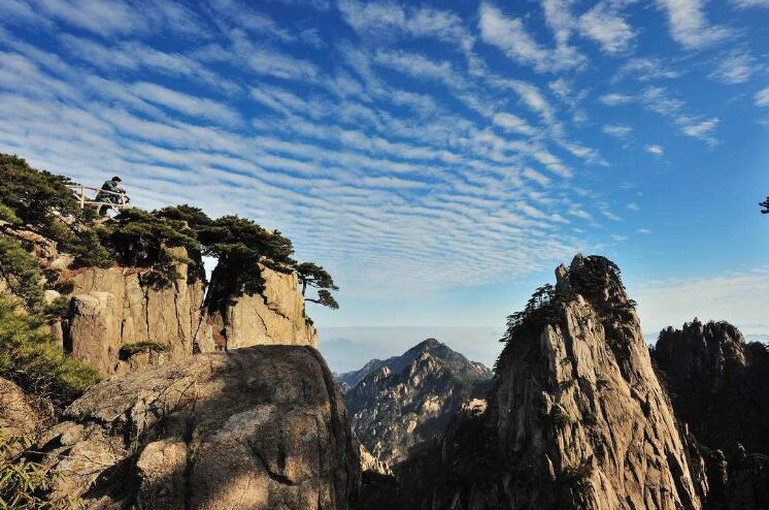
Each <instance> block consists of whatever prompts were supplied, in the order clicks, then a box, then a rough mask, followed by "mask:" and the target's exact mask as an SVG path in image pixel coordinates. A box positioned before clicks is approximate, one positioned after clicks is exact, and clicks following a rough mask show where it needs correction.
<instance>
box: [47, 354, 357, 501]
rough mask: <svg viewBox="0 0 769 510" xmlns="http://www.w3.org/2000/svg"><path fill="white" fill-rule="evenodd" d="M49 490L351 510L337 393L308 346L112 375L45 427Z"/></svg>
mask: <svg viewBox="0 0 769 510" xmlns="http://www.w3.org/2000/svg"><path fill="white" fill-rule="evenodd" d="M40 447H41V448H42V450H44V451H45V452H46V454H47V459H48V463H49V465H50V467H52V468H54V469H56V470H58V471H59V472H61V473H62V474H63V477H62V478H61V479H59V481H58V482H57V485H56V486H55V488H54V493H66V494H69V495H73V496H82V497H83V498H84V500H85V502H86V506H87V507H88V508H99V509H118V508H121V509H122V508H137V509H139V508H140V509H146V510H151V509H157V510H160V509H177V508H178V509H183V508H196V509H200V510H203V509H240V508H249V509H253V510H259V509H264V510H275V509H280V508H291V509H296V510H319V509H323V510H347V509H349V508H352V505H353V504H354V501H355V498H356V497H357V491H358V486H359V483H360V467H359V459H358V452H357V450H356V448H355V445H354V442H353V437H352V434H351V432H350V429H349V427H348V425H347V419H346V413H345V409H344V404H343V401H342V396H341V394H340V393H339V392H338V390H337V388H336V384H335V383H334V380H333V377H332V375H331V373H330V371H329V370H328V368H327V367H326V365H325V363H324V362H323V360H322V358H321V357H320V355H319V354H318V352H317V351H315V350H314V349H312V348H309V347H299V346H256V347H250V348H245V349H239V350H235V351H231V352H227V353H214V354H205V355H199V356H195V357H193V358H191V359H189V360H185V361H184V362H170V363H167V364H165V365H163V366H161V367H158V368H154V369H150V370H144V371H141V372H137V373H134V374H129V375H127V376H124V377H120V378H112V379H110V380H108V381H106V382H103V383H100V384H99V385H97V386H95V387H93V388H91V389H90V390H89V391H88V392H86V394H85V395H83V396H82V397H81V398H80V399H78V400H77V401H75V402H74V403H73V404H72V405H71V406H70V407H69V408H68V409H67V411H66V412H65V416H64V421H62V422H61V423H59V424H58V425H56V426H55V427H53V428H52V429H50V430H49V431H48V432H47V433H46V434H44V436H43V438H42V440H41V445H40Z"/></svg>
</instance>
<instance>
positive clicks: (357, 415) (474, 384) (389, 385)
mask: <svg viewBox="0 0 769 510" xmlns="http://www.w3.org/2000/svg"><path fill="white" fill-rule="evenodd" d="M364 371H367V372H368V373H364ZM491 375H492V373H491V370H489V369H488V368H487V367H485V366H484V365H483V364H481V363H477V362H473V361H469V360H468V359H467V358H465V357H464V356H462V355H461V354H459V353H457V352H454V351H453V350H451V349H450V348H449V347H447V346H446V345H444V344H442V343H440V342H439V341H437V340H435V339H428V340H425V341H424V342H421V343H420V344H418V345H416V346H414V347H413V348H411V349H409V350H408V351H406V352H405V353H404V354H402V355H401V356H396V357H393V358H389V359H388V360H385V361H380V360H373V361H371V362H369V363H368V364H367V365H366V366H365V367H363V369H361V370H359V371H357V372H352V373H348V374H343V375H342V376H341V379H342V380H343V381H349V382H355V381H356V380H357V381H358V382H357V384H355V386H354V387H353V388H352V389H350V390H349V391H348V392H347V394H346V395H345V402H346V404H347V409H348V411H349V413H350V420H351V424H352V427H353V430H354V431H355V433H356V434H357V436H358V438H359V439H360V441H361V443H362V444H363V445H364V447H365V448H366V449H367V450H368V451H369V452H370V453H371V454H372V455H373V456H374V458H376V459H378V460H379V461H380V462H382V463H384V464H385V465H387V466H392V465H394V464H396V463H398V462H400V461H402V460H404V459H405V458H406V456H407V455H408V452H409V449H410V448H412V447H414V446H415V445H418V444H420V443H422V442H424V441H426V440H429V439H432V438H434V437H436V436H438V435H440V434H441V433H442V432H443V430H444V429H445V427H446V425H447V423H448V422H449V420H450V419H451V417H452V416H453V415H454V414H455V413H456V412H457V411H458V410H459V409H460V408H461V407H462V405H463V403H465V402H467V401H469V400H471V399H472V398H474V397H477V396H481V395H484V394H485V391H486V389H487V387H486V386H485V383H486V382H487V381H489V380H490V379H491Z"/></svg>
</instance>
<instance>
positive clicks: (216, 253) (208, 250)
mask: <svg viewBox="0 0 769 510" xmlns="http://www.w3.org/2000/svg"><path fill="white" fill-rule="evenodd" d="M197 235H198V239H199V240H200V242H201V245H202V248H203V254H204V255H208V256H211V257H215V258H216V259H217V260H218V264H217V265H216V268H215V269H214V276H213V278H212V279H213V280H214V281H215V282H217V283H218V288H213V287H212V288H211V289H210V290H209V293H208V303H209V307H213V308H216V307H221V306H224V305H225V304H226V303H227V301H230V300H232V299H234V298H236V297H238V296H242V295H243V294H248V295H254V294H259V293H261V292H262V291H263V290H264V285H265V280H264V277H263V276H262V271H261V268H260V266H264V267H267V268H269V269H272V270H273V271H277V272H279V273H287V274H288V273H291V272H292V271H293V270H294V267H295V266H296V261H295V260H294V259H293V258H291V256H292V255H293V253H294V248H293V245H292V244H291V240H290V239H288V238H286V237H283V236H282V235H281V233H280V232H279V231H277V230H275V231H270V230H267V229H265V228H262V227H261V226H260V225H258V224H257V223H255V222H254V221H252V220H249V219H246V218H240V217H238V216H223V217H221V218H219V219H216V220H213V221H211V222H210V224H208V225H205V226H202V227H200V228H199V230H198V232H197Z"/></svg>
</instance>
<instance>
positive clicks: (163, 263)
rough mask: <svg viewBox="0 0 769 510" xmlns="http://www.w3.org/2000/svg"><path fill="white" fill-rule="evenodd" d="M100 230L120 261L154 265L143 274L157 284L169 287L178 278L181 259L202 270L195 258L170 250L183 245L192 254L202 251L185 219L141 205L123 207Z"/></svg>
mask: <svg viewBox="0 0 769 510" xmlns="http://www.w3.org/2000/svg"><path fill="white" fill-rule="evenodd" d="M98 232H99V236H100V238H101V240H102V243H103V244H104V245H106V246H108V247H109V248H110V249H111V250H112V251H113V252H114V254H115V256H116V257H117V259H118V261H119V262H120V263H121V264H123V265H126V266H138V267H149V268H151V269H152V271H151V272H149V273H147V274H146V275H144V278H145V280H147V283H149V284H150V285H152V286H153V287H155V288H162V287H167V286H168V285H170V284H171V283H172V282H173V281H175V280H176V279H178V278H179V274H178V273H177V271H176V264H177V263H179V262H183V263H186V264H189V265H190V266H191V269H192V271H191V274H197V275H200V274H202V273H201V271H202V268H199V267H198V266H197V264H196V263H195V261H194V260H193V259H192V258H189V257H184V258H181V259H180V257H179V256H174V255H172V254H171V252H170V251H169V250H170V249H171V248H178V247H182V248H184V249H185V250H187V253H188V254H190V255H194V254H195V253H200V243H199V242H198V240H197V239H196V237H195V232H194V231H193V230H192V229H191V228H189V226H188V225H187V224H186V223H185V222H184V221H182V220H175V219H172V218H167V217H164V216H161V215H159V214H157V213H150V212H147V211H142V210H141V209H123V210H121V211H120V214H119V215H118V216H116V217H115V220H114V221H111V222H109V223H108V224H106V225H105V226H104V227H101V228H100V229H99V230H98ZM194 258H195V259H197V257H194Z"/></svg>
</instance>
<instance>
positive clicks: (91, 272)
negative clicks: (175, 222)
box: [0, 222, 318, 375]
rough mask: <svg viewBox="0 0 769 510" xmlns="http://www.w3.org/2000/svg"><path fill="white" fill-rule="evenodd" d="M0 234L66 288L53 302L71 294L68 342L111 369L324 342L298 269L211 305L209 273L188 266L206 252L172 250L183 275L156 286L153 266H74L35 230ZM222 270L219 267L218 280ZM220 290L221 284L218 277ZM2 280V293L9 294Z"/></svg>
mask: <svg viewBox="0 0 769 510" xmlns="http://www.w3.org/2000/svg"><path fill="white" fill-rule="evenodd" d="M0 235H5V236H9V237H12V238H14V239H16V240H18V241H19V242H21V243H22V245H23V246H24V247H25V248H26V249H27V251H28V252H29V253H30V254H32V255H33V256H34V257H35V258H36V259H37V260H38V262H39V263H40V267H41V269H42V270H43V272H44V273H45V274H46V278H47V279H48V280H49V283H50V282H56V284H57V287H58V288H68V290H67V291H66V292H65V293H60V292H57V291H55V290H48V291H46V301H47V302H49V303H50V302H52V301H54V300H55V299H56V298H58V297H62V296H63V297H65V298H66V299H68V300H69V312H68V314H67V315H66V316H64V317H62V318H61V319H59V320H54V321H52V323H51V329H52V330H53V332H54V333H55V334H56V335H57V336H58V337H59V339H60V341H61V344H62V347H63V348H64V349H65V350H67V351H68V352H71V354H72V355H73V356H74V357H75V358H76V359H78V360H80V361H83V362H85V363H88V364H89V365H91V366H93V367H95V368H97V369H98V370H99V372H101V373H102V374H103V375H111V374H114V373H126V372H130V371H132V370H135V369H137V367H144V366H154V365H157V364H159V363H162V362H165V361H167V360H173V359H180V358H182V357H186V356H189V355H191V354H193V353H194V352H214V351H217V350H229V349H238V348H243V347H250V346H252V345H308V346H311V347H316V348H317V346H318V335H317V332H316V330H315V328H314V327H313V326H312V322H311V321H310V320H309V318H307V316H306V315H305V306H304V298H303V296H302V293H301V292H300V290H299V286H298V281H297V276H296V274H293V273H292V274H283V273H279V272H276V271H273V270H271V269H269V268H267V267H265V266H260V269H261V272H262V278H263V279H264V282H265V284H264V289H263V290H262V292H261V293H258V294H254V295H243V296H236V297H230V296H218V297H219V300H220V301H221V302H225V303H226V306H224V307H223V309H221V310H214V309H209V308H208V307H204V306H203V305H204V303H203V298H204V295H205V293H206V289H207V284H206V281H205V276H204V275H203V274H202V272H199V271H200V270H198V271H192V270H191V269H190V266H189V265H188V263H187V262H188V261H190V259H194V261H195V262H196V266H197V267H198V268H201V267H202V261H201V260H200V255H199V254H194V255H193V254H190V253H188V252H187V250H186V249H185V248H182V247H176V248H166V249H165V250H166V252H167V253H168V255H169V259H171V260H173V261H174V262H173V268H172V269H173V271H175V272H176V274H177V275H178V278H176V279H175V280H174V281H172V282H171V283H170V285H167V286H161V287H158V286H156V285H153V284H152V282H151V279H149V278H147V276H148V275H150V274H151V271H152V270H151V269H150V268H146V267H119V266H118V267H111V268H106V269H105V268H98V267H87V268H77V269H73V268H71V265H72V262H73V257H72V256H70V255H68V254H63V253H60V252H59V251H58V249H57V243H56V242H54V241H52V240H50V239H48V238H46V237H44V236H41V235H39V234H37V233H35V232H31V231H27V230H24V229H19V228H11V226H10V225H9V224H7V223H3V222H0ZM215 279H216V272H214V280H215ZM210 287H211V288H212V289H217V288H220V287H221V286H220V285H218V284H217V282H216V281H213V282H212V283H211V286H210ZM9 292H10V290H9V288H8V285H7V282H5V281H3V280H2V279H0V295H3V294H9ZM131 344H154V345H158V346H161V347H162V348H163V351H164V352H166V354H165V355H162V356H158V355H154V354H153V355H150V354H151V353H143V354H142V355H141V356H139V358H141V359H138V358H137V359H131V358H130V357H128V356H126V355H125V354H124V353H121V349H122V348H123V347H125V346H130V345H131Z"/></svg>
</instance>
